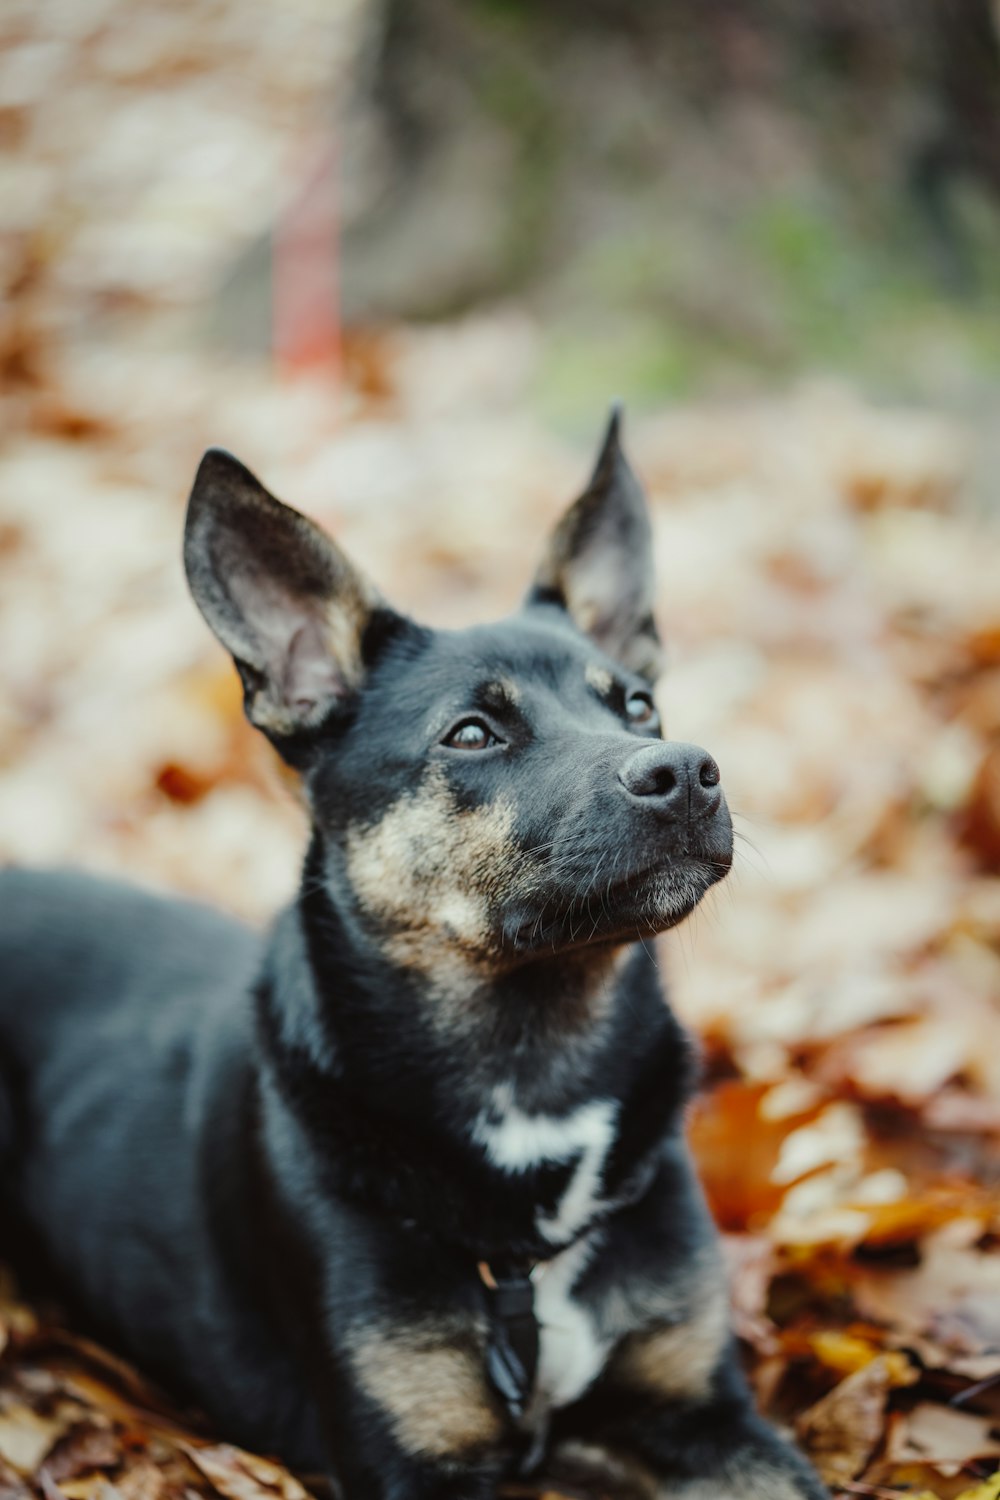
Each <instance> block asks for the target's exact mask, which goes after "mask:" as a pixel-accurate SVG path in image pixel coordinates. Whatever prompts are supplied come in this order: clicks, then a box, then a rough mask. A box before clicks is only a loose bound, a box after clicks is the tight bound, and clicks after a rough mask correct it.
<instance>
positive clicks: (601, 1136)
mask: <svg viewBox="0 0 1000 1500" xmlns="http://www.w3.org/2000/svg"><path fill="white" fill-rule="evenodd" d="M493 1099H494V1109H493V1112H492V1113H491V1114H482V1115H480V1116H479V1119H478V1120H477V1121H476V1124H475V1126H474V1128H473V1137H474V1139H475V1140H476V1141H477V1142H478V1143H479V1144H480V1145H481V1146H485V1148H486V1154H487V1155H488V1156H489V1158H490V1160H491V1161H492V1162H493V1164H494V1165H495V1166H498V1167H501V1168H502V1169H503V1170H504V1171H506V1172H526V1171H529V1170H530V1169H531V1168H532V1167H539V1166H542V1165H543V1163H545V1162H560V1161H568V1160H569V1159H570V1158H571V1157H574V1156H579V1161H578V1162H577V1164H576V1169H575V1171H574V1172H573V1175H572V1176H571V1177H570V1180H569V1182H568V1183H567V1185H566V1191H565V1192H564V1193H563V1195H562V1197H561V1198H560V1200H559V1202H558V1204H557V1205H556V1207H555V1209H554V1211H553V1212H552V1213H551V1214H541V1213H540V1214H539V1215H538V1219H537V1224H538V1228H539V1231H540V1232H541V1233H542V1234H544V1236H545V1238H546V1239H547V1240H551V1242H552V1243H553V1244H554V1245H559V1244H565V1243H566V1242H567V1241H568V1240H571V1239H573V1237H574V1236H575V1235H576V1234H578V1233H579V1231H580V1230H581V1229H583V1228H584V1227H585V1225H586V1224H587V1221H588V1220H589V1219H590V1218H592V1217H593V1214H594V1212H595V1211H596V1210H597V1209H598V1208H600V1207H601V1199H600V1196H599V1190H600V1185H601V1177H602V1174H603V1172H604V1163H605V1161H606V1160H607V1155H608V1151H609V1150H610V1148H611V1144H612V1142H613V1140H614V1137H615V1121H616V1118H617V1115H618V1102H617V1100H614V1099H595V1100H592V1101H591V1103H589V1104H583V1105H581V1106H580V1108H579V1109H577V1110H574V1112H573V1113H572V1114H571V1115H562V1116H560V1115H529V1114H525V1112H524V1110H522V1109H519V1108H518V1106H517V1105H516V1104H515V1103H514V1102H513V1100H512V1098H511V1091H510V1089H509V1088H508V1087H501V1088H498V1089H497V1090H496V1091H495V1093H494V1096H493Z"/></svg>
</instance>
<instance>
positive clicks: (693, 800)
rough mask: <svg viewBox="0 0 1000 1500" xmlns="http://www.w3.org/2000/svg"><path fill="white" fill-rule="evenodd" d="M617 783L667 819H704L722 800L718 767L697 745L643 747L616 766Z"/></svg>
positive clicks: (660, 743) (658, 743) (660, 742)
mask: <svg viewBox="0 0 1000 1500" xmlns="http://www.w3.org/2000/svg"><path fill="white" fill-rule="evenodd" d="M618 780H619V781H620V782H621V784H622V786H623V787H624V788H625V790H626V792H628V794H629V796H630V797H641V798H642V799H643V800H644V802H645V803H646V805H647V806H649V808H650V809H651V810H655V811H656V812H662V813H667V814H668V815H669V816H670V817H675V818H682V817H691V818H704V817H707V816H708V815H709V814H710V813H714V812H715V810H716V808H717V807H718V806H719V803H720V802H721V801H722V793H721V791H720V789H719V781H720V780H721V777H720V775H719V768H718V766H717V765H716V764H715V761H714V760H713V759H712V757H711V756H710V755H709V754H708V753H707V752H706V751H704V750H702V749H701V748H700V746H698V745H681V744H675V743H673V742H671V741H669V740H668V741H663V740H655V741H654V742H653V743H652V744H650V745H643V747H642V749H641V750H637V751H636V752H635V754H634V755H630V756H629V758H628V760H627V761H626V762H625V764H624V765H623V766H620V767H619V770H618Z"/></svg>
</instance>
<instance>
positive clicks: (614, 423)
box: [526, 406, 663, 682]
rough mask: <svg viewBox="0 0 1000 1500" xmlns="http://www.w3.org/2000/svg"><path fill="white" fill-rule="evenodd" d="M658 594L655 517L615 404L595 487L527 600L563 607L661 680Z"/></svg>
mask: <svg viewBox="0 0 1000 1500" xmlns="http://www.w3.org/2000/svg"><path fill="white" fill-rule="evenodd" d="M654 592H655V584H654V578H653V539H652V532H651V530H650V525H649V513H648V511H647V509H646V501H645V497H644V495H643V492H642V488H641V486H640V484H639V481H638V479H637V478H636V477H635V474H634V473H633V472H632V469H631V468H630V467H629V463H628V460H627V459H626V457H625V454H624V453H623V451H622V446H621V408H620V407H619V406H615V407H613V408H612V412H611V418H610V420H609V422H608V428H607V431H606V433H605V434H604V441H603V443H602V444H601V451H600V454H599V455H598V459H597V465H596V467H595V469H594V472H593V474H592V475H591V478H590V483H589V484H588V485H587V488H586V489H585V490H584V492H583V494H582V495H581V496H580V498H579V499H578V500H577V501H576V503H575V504H574V505H571V506H570V508H569V510H568V511H567V512H566V513H565V515H564V516H563V518H562V520H561V521H560V522H559V524H558V525H557V527H556V529H555V531H554V532H553V533H552V535H551V537H550V538H549V543H548V547H547V549H546V552H545V556H544V557H543V559H542V562H541V566H540V567H539V569H538V572H537V573H536V574H535V579H534V582H533V583H532V586H531V589H530V591H529V593H528V598H527V601H526V602H527V603H528V604H529V605H530V604H558V605H559V606H560V607H561V608H563V609H565V610H566V612H567V614H568V615H569V616H570V618H571V620H572V621H573V623H574V625H576V627H577V629H578V630H581V631H583V633H584V634H585V635H589V636H590V637H591V639H592V640H594V641H595V642H596V643H597V644H598V645H599V646H600V647H601V649H602V650H603V651H606V652H607V654H608V655H609V656H611V657H614V659H615V660H616V661H620V662H621V664H622V666H624V667H627V668H629V670H630V671H633V672H638V673H639V674H640V675H641V676H643V677H645V678H647V679H648V681H650V682H653V681H655V679H656V678H657V677H658V675H659V673H660V672H661V671H662V669H663V646H662V644H661V642H660V637H659V634H658V632H657V629H656V624H655V621H654V620H653V598H654Z"/></svg>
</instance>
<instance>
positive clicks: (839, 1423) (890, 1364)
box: [796, 1354, 918, 1486]
mask: <svg viewBox="0 0 1000 1500" xmlns="http://www.w3.org/2000/svg"><path fill="white" fill-rule="evenodd" d="M917 1379H918V1373H917V1371H916V1370H915V1369H914V1367H913V1366H912V1365H911V1364H910V1362H909V1361H908V1360H907V1359H906V1358H905V1357H904V1356H903V1355H902V1354H880V1355H878V1357H877V1358H875V1359H873V1360H872V1361H871V1362H870V1363H868V1364H866V1365H865V1366H864V1367H863V1368H862V1369H860V1370H857V1371H856V1372H855V1373H854V1374H853V1375H848V1376H847V1378H846V1379H845V1380H842V1381H841V1382H840V1384H839V1385H836V1386H834V1388H833V1390H832V1391H830V1393H829V1394H828V1395H826V1396H824V1397H823V1398H822V1400H820V1401H817V1402H816V1404H815V1406H811V1407H809V1409H808V1411H805V1412H803V1413H802V1415H801V1416H800V1417H799V1419H798V1422H797V1423H796V1430H797V1432H798V1435H799V1437H800V1438H801V1440H802V1442H803V1443H804V1444H805V1447H806V1449H807V1451H808V1453H809V1455H810V1457H811V1458H812V1461H813V1463H814V1464H815V1465H816V1467H817V1469H818V1470H819V1472H820V1475H821V1476H822V1478H823V1479H824V1480H825V1481H826V1483H827V1484H829V1485H832V1486H837V1485H840V1484H846V1483H847V1482H848V1481H850V1480H852V1479H855V1478H856V1477H857V1476H858V1475H859V1474H860V1473H861V1472H862V1471H863V1469H864V1468H865V1467H866V1465H867V1464H868V1462H869V1460H870V1459H871V1456H872V1454H873V1453H874V1451H875V1449H876V1448H877V1446H878V1445H879V1443H880V1442H881V1440H882V1431H883V1428H884V1425H885V1410H886V1402H887V1401H888V1399H889V1395H890V1392H892V1391H893V1390H896V1389H898V1388H899V1387H902V1386H908V1385H913V1384H914V1383H915V1381H916V1380H917Z"/></svg>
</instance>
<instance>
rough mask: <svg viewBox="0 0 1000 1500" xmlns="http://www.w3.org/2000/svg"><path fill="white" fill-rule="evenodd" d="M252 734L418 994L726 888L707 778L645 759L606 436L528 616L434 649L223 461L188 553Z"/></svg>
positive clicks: (644, 600)
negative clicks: (289, 784)
mask: <svg viewBox="0 0 1000 1500" xmlns="http://www.w3.org/2000/svg"><path fill="white" fill-rule="evenodd" d="M184 558H185V565H186V568H187V575H188V580H189V582H190V585H191V589H192V592H193V594H194V597H195V599H196V601H197V603H198V605H199V607H200V609H201V611H202V613H203V614H204V616H205V618H206V620H207V621H208V623H209V625H210V626H211V627H212V629H213V630H214V632H215V634H216V635H217V636H218V638H219V640H220V641H221V642H222V643H223V645H224V646H226V647H227V648H228V650H229V651H230V652H231V653H232V655H233V657H234V659H235V662H236V666H237V668H238V670H239V673H240V676H241V678H242V681H243V687H244V693H245V704H246V711H247V715H248V717H249V718H250V720H251V722H252V723H253V724H255V725H256V726H257V727H258V728H259V729H261V730H262V731H263V732H264V734H266V735H267V736H268V738H269V739H270V740H271V741H272V743H273V744H274V745H275V746H276V748H277V749H278V751H279V752H280V753H281V754H282V755H283V756H284V758H285V759H286V760H287V761H289V762H290V763H291V764H292V765H293V766H295V767H296V768H297V769H298V770H299V771H300V773H301V775H302V780H303V784H304V788H305V792H306V795H307V798H308V801H309V805H310V808H311V811H312V816H313V819H314V822H315V825H316V828H317V830H318V832H319V834H320V836H321V841H322V845H323V848H324V858H325V862H326V864H325V868H326V872H327V874H326V878H327V881H328V884H329V887H330V892H331V895H332V896H333V899H334V900H335V901H336V903H337V905H338V908H339V909H340V911H341V912H342V914H343V916H344V918H345V920H348V921H350V922H351V923H352V924H353V926H354V928H355V930H356V931H357V932H358V933H359V935H360V936H363V937H365V938H367V939H368V940H370V941H373V942H375V943H376V944H377V945H378V946H379V947H380V948H381V950H382V951H383V952H385V953H386V954H387V955H388V956H389V957H390V958H391V959H392V960H393V961H394V962H396V963H400V964H405V965H407V966H409V967H412V968H415V969H417V970H419V971H421V972H425V973H427V974H428V975H430V976H433V975H434V974H436V973H442V974H443V973H444V972H445V971H446V970H447V969H448V968H449V966H453V965H454V963H455V962H456V960H457V961H459V962H461V963H463V964H466V965H472V966H475V967H477V968H480V969H482V968H485V969H487V970H490V969H492V970H499V969H502V968H505V967H507V966H513V965H516V964H518V963H521V962H524V961H525V960H528V959H531V958H533V957H541V956H543V955H551V954H552V953H553V952H557V953H558V952H563V951H568V950H570V949H575V948H579V947H581V946H583V945H587V944H603V945H609V944H615V943H621V942H626V941H629V940H632V939H636V938H639V937H643V936H647V935H650V934H653V933H656V932H660V931H662V930H664V929H665V928H668V927H671V926H673V925H674V924H675V923H677V922H679V921H680V920H681V918H682V917H684V916H686V915H687V914H688V912H690V911H691V910H692V908H693V907H694V906H695V905H696V904H697V902H698V901H699V900H700V899H701V897H702V896H703V895H704V893H705V892H706V891H707V890H708V888H709V887H710V886H711V885H713V884H714V883H715V881H717V880H719V879H720V878H721V877H722V876H723V875H724V874H725V873H726V871H727V870H728V869H729V866H730V863H731V859H732V830H731V824H730V820H729V813H728V811H727V808H726V803H725V799H724V797H723V794H722V789H721V787H720V785H719V771H718V768H717V766H716V764H715V762H714V761H713V760H712V759H711V757H710V756H709V755H708V754H706V752H705V751H704V750H701V749H698V748H697V747H696V746H694V745H685V744H680V743H677V742H673V741H664V740H663V739H662V738H661V731H660V722H659V718H658V716H657V711H656V707H655V705H654V702H653V699H652V696H651V691H650V689H651V685H652V683H653V682H654V680H655V678H656V675H657V673H658V671H659V668H660V663H661V648H660V642H659V637H658V635H657V631H656V626H655V624H654V621H653V616H652V600H653V574H652V562H651V538H650V528H649V520H648V516H647V513H646V507H645V502H644V500H643V496H642V492H641V490H640V488H639V485H638V482H637V480H636V478H635V476H634V474H633V473H632V471H631V469H630V468H629V466H628V463H627V462H626V460H625V457H624V455H623V453H622V450H621V445H620V441H619V422H618V417H617V414H615V415H614V416H613V417H612V420H611V424H610V426H609V428H608V432H607V435H606V437H605V440H604V444H603V446H602V449H601V453H600V456H599V458H598V462H597V467H596V469H595V470H594V473H593V476H592V478H591V480H590V483H589V484H588V486H587V488H586V490H585V491H584V493H583V494H582V495H581V497H580V498H579V499H578V500H577V501H576V503H575V504H574V505H572V506H571V507H570V509H569V510H568V511H567V512H566V514H565V515H564V516H563V518H562V520H561V521H560V523H559V525H558V526H557V527H556V530H555V532H554V533H553V535H552V537H551V538H550V540H549V543H548V547H547V549H546V552H545V555H544V557H543V559H542V562H541V565H540V566H539V568H538V571H537V572H536V574H535V578H534V582H533V583H532V585H531V588H530V590H529V592H528V595H527V598H526V600H525V602H524V604H523V606H522V608H521V609H520V610H519V611H518V612H517V613H516V614H514V615H512V616H511V617H510V618H508V619H506V620H502V621H501V622H499V623H498V624H495V625H479V626H473V627H472V628H470V629H467V630H431V629H428V628H426V627H425V626H422V625H417V624H415V623H414V622H413V621H411V620H408V619H406V618H405V617H403V616H402V615H400V614H398V613H396V611H394V610H393V609H392V608H391V607H390V606H389V605H388V604H387V603H386V602H385V601H384V600H383V599H382V598H381V596H380V595H379V593H378V592H377V590H376V589H375V588H374V587H373V586H372V585H371V584H370V583H369V582H368V580H367V579H365V578H364V577H363V576H362V575H361V574H360V573H359V572H358V571H357V569H356V568H354V567H353V565H352V564H351V563H350V562H349V561H348V560H347V558H346V557H345V556H344V554H343V553H342V552H341V551H340V549H339V548H338V547H337V546H336V545H335V544H334V543H333V542H332V541H331V540H330V538H329V537H328V536H326V534H325V533H324V532H322V531H321V530H320V529H319V528H318V527H317V526H316V525H314V524H313V522H311V521H309V520H307V519H306V518H305V517H304V516H302V515H300V514H299V513H298V512H297V511H294V510H291V509H289V508H288V507H287V506H285V505H282V504H281V503H280V502H279V501H278V500H276V499H274V497H273V496H272V495H270V494H268V492H267V491H266V490H265V489H264V488H263V487H262V486H261V485H260V484H259V482H258V481H257V480H256V479H255V478H254V476H253V475H252V474H251V473H250V472H249V471H248V470H247V469H245V468H244V467H243V466H242V464H240V463H238V462H237V461H236V460H235V459H234V458H232V457H230V456H229V455H228V454H226V453H223V452H220V451H216V450H212V451H210V452H209V453H207V454H206V455H205V457H204V459H203V460H202V463H201V467H200V468H199V470H198V475H197V478H196V479H195V483H194V489H193V491H192V494H191V501H190V505H189V509H188V518H187V527H186V532H185V542H184Z"/></svg>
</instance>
